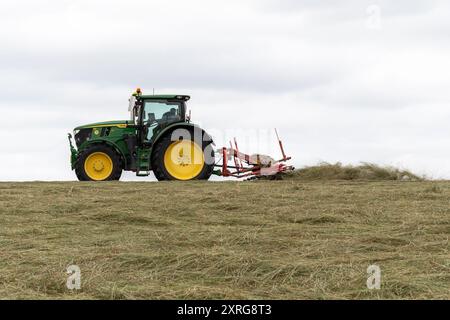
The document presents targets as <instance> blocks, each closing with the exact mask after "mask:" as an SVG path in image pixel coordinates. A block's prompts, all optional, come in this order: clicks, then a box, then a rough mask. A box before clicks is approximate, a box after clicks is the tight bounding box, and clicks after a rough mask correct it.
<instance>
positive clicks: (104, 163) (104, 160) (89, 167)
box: [84, 152, 114, 181]
mask: <svg viewBox="0 0 450 320" xmlns="http://www.w3.org/2000/svg"><path fill="white" fill-rule="evenodd" d="M113 169H114V164H113V160H112V159H111V157H110V156H109V155H108V154H106V153H104V152H94V153H92V154H90V155H89V156H88V157H87V158H86V160H85V161H84V171H85V172H86V175H87V176H88V177H89V178H90V179H91V180H94V181H102V180H106V179H107V178H108V177H109V176H111V174H112V172H113Z"/></svg>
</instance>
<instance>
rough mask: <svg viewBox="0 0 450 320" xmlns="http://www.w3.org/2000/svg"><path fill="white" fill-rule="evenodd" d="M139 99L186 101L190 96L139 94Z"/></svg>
mask: <svg viewBox="0 0 450 320" xmlns="http://www.w3.org/2000/svg"><path fill="white" fill-rule="evenodd" d="M139 97H140V98H141V99H146V100H148V99H155V100H182V101H188V100H189V99H190V98H191V97H190V96H187V95H182V94H154V95H141V96H139Z"/></svg>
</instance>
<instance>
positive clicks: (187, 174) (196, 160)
mask: <svg viewBox="0 0 450 320" xmlns="http://www.w3.org/2000/svg"><path fill="white" fill-rule="evenodd" d="M189 98H190V97H189V96H186V95H143V94H142V92H141V90H140V89H137V90H136V92H135V93H133V95H132V96H131V98H130V100H129V102H130V105H129V111H130V119H129V120H124V121H108V122H100V123H94V124H89V125H84V126H79V127H77V128H75V129H74V138H75V144H76V148H75V147H74V145H73V143H72V135H71V134H69V142H70V149H71V164H72V170H75V173H76V175H77V177H78V179H79V180H80V181H108V180H119V179H120V176H121V174H122V172H123V171H124V170H126V171H133V172H135V173H136V175H137V176H148V175H149V174H150V172H151V171H153V173H154V175H155V176H156V178H157V179H158V180H207V179H209V177H210V176H211V174H212V173H213V169H214V164H215V163H214V161H215V155H214V150H213V147H212V146H213V145H214V142H213V140H212V138H211V136H209V135H208V134H207V133H206V132H205V131H204V130H203V129H201V128H199V127H198V126H197V125H195V124H192V123H191V122H190V116H187V115H186V102H187V101H188V100H189Z"/></svg>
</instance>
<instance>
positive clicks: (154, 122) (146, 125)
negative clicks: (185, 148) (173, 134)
mask: <svg viewBox="0 0 450 320" xmlns="http://www.w3.org/2000/svg"><path fill="white" fill-rule="evenodd" d="M189 99H190V97H189V96H185V95H142V93H141V91H140V90H139V89H138V90H136V92H135V93H134V94H133V95H132V96H131V98H130V100H129V103H130V104H129V111H130V115H131V120H132V122H133V123H134V124H135V125H136V126H137V127H139V128H141V130H142V135H141V136H142V142H143V143H151V142H152V140H153V138H154V137H157V136H158V133H159V132H160V131H162V130H163V129H164V128H166V127H168V126H169V125H172V124H174V123H177V122H189V119H186V101H188V100H189Z"/></svg>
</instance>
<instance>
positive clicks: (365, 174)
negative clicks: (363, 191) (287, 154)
mask: <svg viewBox="0 0 450 320" xmlns="http://www.w3.org/2000/svg"><path fill="white" fill-rule="evenodd" d="M283 177H284V178H285V179H286V178H287V179H299V180H377V181H380V180H407V181H421V180H424V178H423V177H419V176H417V175H415V174H413V173H411V172H410V171H408V170H400V169H397V168H394V167H388V166H386V167H382V166H379V165H376V164H372V163H361V164H360V165H357V166H352V165H345V166H344V165H342V164H341V163H339V162H338V163H335V164H330V163H327V162H323V163H320V164H318V165H315V166H309V167H305V168H302V169H298V170H295V171H294V172H290V173H288V174H286V175H284V176H283Z"/></svg>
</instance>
